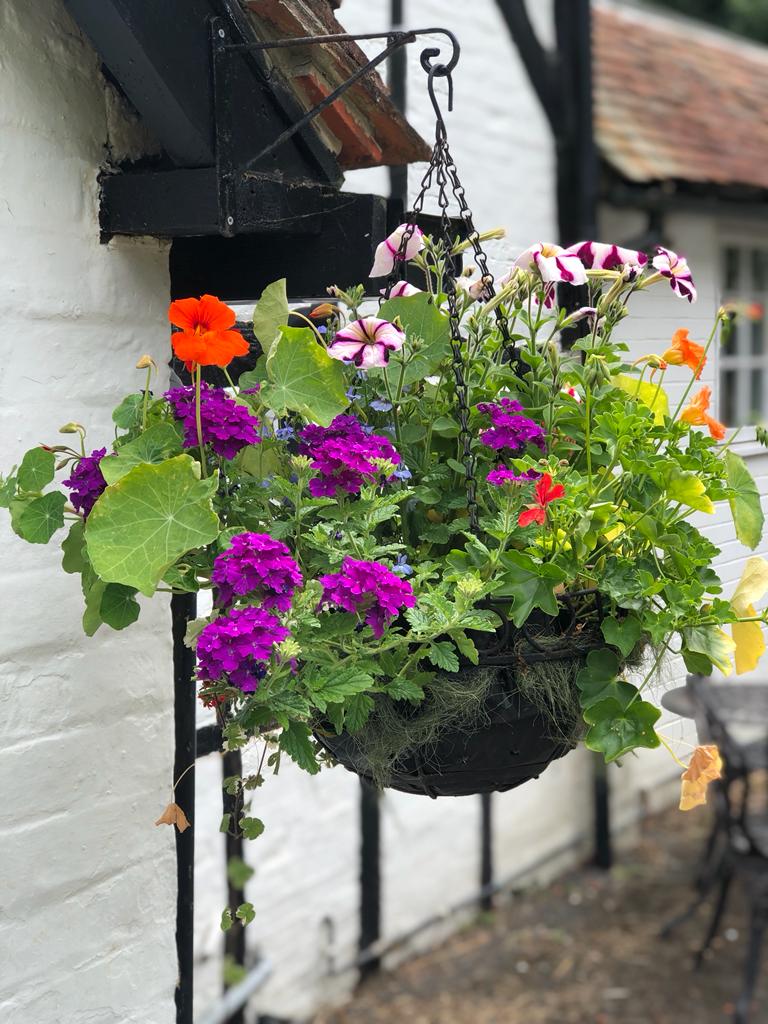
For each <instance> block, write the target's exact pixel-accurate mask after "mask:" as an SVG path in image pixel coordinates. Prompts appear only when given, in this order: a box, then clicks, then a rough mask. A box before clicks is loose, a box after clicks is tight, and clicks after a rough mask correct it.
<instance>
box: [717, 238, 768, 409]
mask: <svg viewBox="0 0 768 1024" xmlns="http://www.w3.org/2000/svg"><path fill="white" fill-rule="evenodd" d="M721 273H722V293H723V302H724V303H725V304H727V305H728V306H732V307H733V309H734V311H735V316H734V318H733V321H732V324H731V330H730V334H729V336H728V338H727V340H726V342H725V343H724V344H723V346H722V347H721V349H720V354H719V367H720V389H719V394H720V405H719V410H718V413H719V418H720V419H721V420H722V421H723V423H725V424H727V425H728V426H729V427H739V426H744V425H746V424H753V423H761V422H763V421H764V420H765V419H766V417H768V329H767V328H766V323H765V305H766V302H767V301H768V248H766V247H760V246H735V245H734V246H727V247H726V248H725V249H723V251H722V271H721Z"/></svg>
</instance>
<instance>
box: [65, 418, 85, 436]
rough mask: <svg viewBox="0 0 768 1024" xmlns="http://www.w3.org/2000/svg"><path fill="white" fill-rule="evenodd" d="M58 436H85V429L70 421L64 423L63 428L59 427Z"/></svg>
mask: <svg viewBox="0 0 768 1024" xmlns="http://www.w3.org/2000/svg"><path fill="white" fill-rule="evenodd" d="M59 433H60V434H82V435H83V436H85V427H84V426H83V424H82V423H76V422H75V421H74V420H71V421H70V422H69V423H65V424H64V426H63V427H59Z"/></svg>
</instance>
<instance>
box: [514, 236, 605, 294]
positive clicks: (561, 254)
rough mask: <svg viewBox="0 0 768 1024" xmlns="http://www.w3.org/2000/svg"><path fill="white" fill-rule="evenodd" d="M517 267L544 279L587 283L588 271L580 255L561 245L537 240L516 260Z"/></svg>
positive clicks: (545, 280) (567, 282) (566, 282)
mask: <svg viewBox="0 0 768 1024" xmlns="http://www.w3.org/2000/svg"><path fill="white" fill-rule="evenodd" d="M514 265H515V266H516V267H520V268H522V269H523V270H527V271H533V272H535V273H537V274H538V275H539V277H540V278H541V280H542V281H544V282H550V281H558V282H563V283H565V284H586V283H587V271H586V269H585V267H584V264H583V263H582V262H581V260H580V259H579V257H578V256H576V255H575V254H574V253H572V252H568V251H567V250H566V249H563V248H562V246H560V245H550V244H545V243H543V242H537V243H536V245H532V246H531V247H530V248H529V249H526V250H525V252H523V253H521V254H520V255H519V256H518V257H517V259H516V260H515V264H514Z"/></svg>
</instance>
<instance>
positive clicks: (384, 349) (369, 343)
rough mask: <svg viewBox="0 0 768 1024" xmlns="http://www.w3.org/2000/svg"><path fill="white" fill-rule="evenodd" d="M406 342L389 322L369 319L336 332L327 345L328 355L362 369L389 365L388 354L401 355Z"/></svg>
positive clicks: (356, 322) (372, 317) (401, 333)
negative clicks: (400, 352) (397, 353)
mask: <svg viewBox="0 0 768 1024" xmlns="http://www.w3.org/2000/svg"><path fill="white" fill-rule="evenodd" d="M404 343H405V334H404V333H403V332H402V331H401V330H400V329H399V328H397V327H395V325H394V324H392V323H390V322H389V320H380V319H379V318H378V317H375V316H367V317H364V318H363V319H361V320H353V321H352V323H351V324H348V325H347V326H346V327H342V329H341V330H340V331H337V332H336V336H335V337H334V339H333V342H332V343H331V344H330V345H329V346H328V355H329V356H331V357H332V358H333V359H340V360H341V361H342V362H344V363H354V365H355V366H357V367H358V368H359V369H361V370H370V369H372V368H373V367H374V366H386V365H387V364H388V363H389V353H390V352H399V350H400V349H401V348H402V347H403V345H404Z"/></svg>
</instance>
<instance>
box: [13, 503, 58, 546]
mask: <svg viewBox="0 0 768 1024" xmlns="http://www.w3.org/2000/svg"><path fill="white" fill-rule="evenodd" d="M65 505H66V498H65V497H64V495H63V494H62V493H61V491H50V492H49V493H48V494H43V495H41V496H40V497H39V498H32V499H31V500H29V499H18V500H16V501H12V502H11V526H12V527H13V530H14V532H15V533H17V534H18V535H19V537H21V538H22V539H23V540H26V541H29V543H30V544H47V543H48V541H49V540H50V539H51V537H52V536H53V535H54V533H56V531H57V530H60V529H61V528H62V526H63V525H64V506H65Z"/></svg>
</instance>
